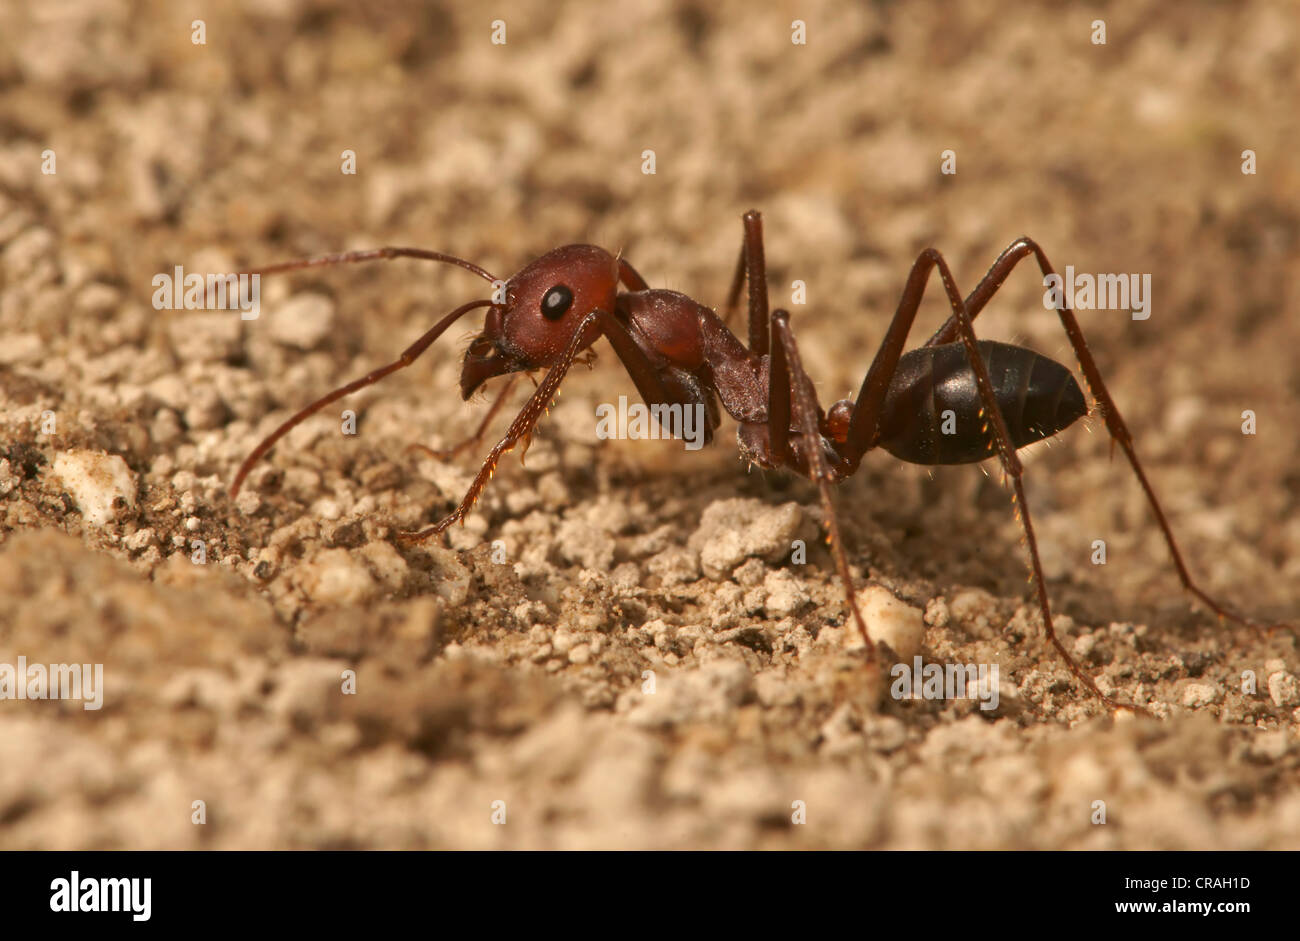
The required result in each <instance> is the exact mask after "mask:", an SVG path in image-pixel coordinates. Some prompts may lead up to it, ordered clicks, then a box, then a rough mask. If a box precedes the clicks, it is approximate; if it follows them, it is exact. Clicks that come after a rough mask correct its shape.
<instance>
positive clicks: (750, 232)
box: [722, 209, 770, 356]
mask: <svg viewBox="0 0 1300 941" xmlns="http://www.w3.org/2000/svg"><path fill="white" fill-rule="evenodd" d="M744 223H745V241H744V243H743V244H742V245H741V246H740V257H739V258H737V259H736V273H735V274H734V275H733V276H732V279H731V290H730V291H728V292H727V306H726V311H725V313H724V315H723V318H722V322H723V323H730V322H731V315H732V314H733V313H735V310H736V303H737V302H738V301H739V300H740V286H741V284H742V283H746V282H748V284H749V350H750V352H751V353H754V354H755V355H756V356H765V355H767V352H768V348H769V346H770V334H769V333H768V322H767V321H768V316H767V262H766V260H765V259H764V256H763V216H762V214H761V213H760V212H759V211H758V210H757V209H751V210H749V212H747V213H745V217H744Z"/></svg>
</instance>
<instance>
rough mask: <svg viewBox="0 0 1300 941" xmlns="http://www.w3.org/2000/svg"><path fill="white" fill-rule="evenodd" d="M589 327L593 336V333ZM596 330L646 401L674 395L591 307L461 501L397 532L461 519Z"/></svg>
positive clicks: (434, 529) (620, 329) (416, 535)
mask: <svg viewBox="0 0 1300 941" xmlns="http://www.w3.org/2000/svg"><path fill="white" fill-rule="evenodd" d="M593 332H594V334H595V335H594V336H593V335H592V334H593ZM600 336H604V337H605V338H606V339H608V340H609V341H610V345H611V346H613V347H614V351H615V352H616V353H617V354H618V356H619V358H620V359H621V360H622V361H623V363H624V365H625V366H627V370H628V373H629V374H630V375H631V376H632V381H633V382H634V383H635V384H636V387H637V391H639V392H640V393H641V395H642V397H643V398H644V399H645V400H646V402H647V403H655V402H671V401H672V400H673V396H672V393H671V391H670V390H668V389H667V388H666V387H665V386H664V384H663V382H662V380H661V379H660V378H659V375H658V373H657V372H655V370H654V367H653V365H652V364H651V363H650V361H649V360H648V359H647V358H646V356H645V353H643V352H642V351H641V349H640V348H639V347H638V346H637V345H636V342H635V341H634V340H633V339H632V337H631V336H630V335H629V334H628V332H627V328H626V327H625V326H624V325H623V324H622V323H620V322H619V320H618V318H617V317H615V316H614V315H613V314H611V313H609V312H607V311H603V310H593V311H592V312H591V313H589V314H588V315H587V316H586V317H584V318H582V321H581V322H580V323H579V324H578V327H577V329H576V330H575V331H574V333H573V337H572V339H570V340H569V345H568V346H567V347H565V350H564V353H563V354H562V355H561V356H560V358H559V360H558V361H557V362H556V363H555V365H554V366H552V367H551V368H550V370H549V371H548V372H547V373H546V378H544V379H543V380H542V382H541V384H540V385H539V386H538V387H537V390H536V391H535V392H534V393H533V394H532V396H531V397H530V398H529V399H528V401H527V402H526V403H525V404H524V407H523V409H522V410H521V411H520V412H519V414H518V415H516V416H515V419H514V421H512V422H511V423H510V427H509V428H508V429H506V433H505V436H504V437H503V438H502V439H501V440H500V441H498V442H497V443H496V444H495V445H494V446H493V448H492V450H491V451H490V452H488V456H487V459H486V460H484V462H483V466H482V467H481V468H479V472H478V474H477V475H476V476H475V477H474V481H473V483H471V484H470V487H469V490H468V491H467V492H466V493H465V496H464V498H463V499H462V500H461V502H460V505H459V506H457V507H456V509H455V510H453V511H452V512H451V513H449V514H448V515H447V516H446V517H444V518H443V519H442V520H440V521H438V522H437V523H435V524H434V525H432V526H429V527H426V528H425V529H421V530H418V531H414V532H402V533H399V534H398V535H400V536H401V537H402V538H404V539H409V540H412V541H416V540H422V539H427V538H429V537H430V536H436V535H437V534H438V533H441V532H442V531H443V530H445V529H447V528H449V527H450V526H451V525H452V524H453V523H459V522H463V521H464V519H465V517H466V516H467V515H468V514H469V511H470V510H471V509H472V508H473V506H474V504H475V503H476V502H478V498H479V496H480V495H481V494H482V493H483V490H484V488H486V487H487V485H488V481H490V480H491V479H492V475H493V474H495V473H496V468H497V463H498V462H499V461H500V460H501V456H502V455H503V454H505V453H506V452H507V451H509V450H511V449H512V448H514V447H515V445H517V444H518V443H519V442H520V441H524V442H527V440H528V438H529V437H530V436H531V435H532V433H533V429H534V428H536V427H537V423H538V421H540V420H541V418H542V415H544V414H545V413H546V412H547V411H549V410H550V407H551V403H552V402H553V401H554V400H555V397H556V395H557V394H558V393H559V390H560V383H561V382H563V381H564V377H565V375H566V374H567V373H568V371H569V368H570V367H571V366H572V365H573V362H574V360H576V359H577V358H578V355H579V354H580V353H581V352H582V350H583V349H584V348H585V347H587V346H590V345H591V343H593V342H594V341H595V340H596V339H598V338H599V337H600ZM525 446H526V445H525Z"/></svg>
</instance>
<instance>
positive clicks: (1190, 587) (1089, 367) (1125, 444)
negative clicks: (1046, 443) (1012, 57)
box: [927, 236, 1295, 631]
mask: <svg viewBox="0 0 1300 941" xmlns="http://www.w3.org/2000/svg"><path fill="white" fill-rule="evenodd" d="M1030 255H1033V256H1034V258H1035V259H1036V260H1037V262H1038V267H1039V269H1040V270H1041V271H1042V273H1043V277H1045V278H1046V277H1047V276H1048V275H1051V274H1055V271H1054V270H1053V268H1052V263H1051V262H1050V261H1048V260H1047V255H1046V254H1044V253H1043V250H1042V249H1041V248H1040V247H1039V246H1038V243H1037V242H1035V241H1034V240H1033V239H1031V238H1029V237H1027V236H1022V237H1020V238H1018V239H1016V240H1015V241H1014V242H1012V243H1011V245H1009V246H1008V247H1007V249H1006V250H1005V251H1004V252H1003V253H1002V254H1001V255H999V256H998V259H997V261H995V262H994V263H993V265H992V266H991V267H990V268H989V270H988V273H987V274H985V275H984V278H983V280H981V281H980V283H979V286H978V287H976V288H975V290H974V291H972V292H971V295H970V297H969V298H968V299H967V303H968V304H971V303H974V304H975V305H976V308H975V309H976V310H978V309H979V308H982V307H983V306H984V305H985V304H986V303H987V302H988V299H989V298H990V297H992V296H993V294H994V292H996V291H997V289H998V288H999V287H1001V285H1002V282H1003V281H1005V280H1006V278H1007V276H1008V275H1009V274H1010V273H1011V270H1012V269H1013V268H1014V267H1015V266H1016V264H1017V263H1018V262H1020V261H1021V260H1022V259H1025V258H1027V257H1029V256H1030ZM1056 313H1057V315H1058V316H1059V317H1060V320H1061V326H1062V327H1064V328H1065V334H1066V336H1067V337H1069V339H1070V345H1071V346H1072V347H1074V355H1075V357H1076V358H1077V359H1078V360H1079V368H1080V370H1081V371H1082V372H1083V376H1084V379H1085V380H1087V383H1088V389H1089V391H1090V392H1091V393H1092V396H1093V398H1094V399H1096V400H1097V404H1098V405H1099V406H1100V407H1101V413H1102V416H1103V417H1104V418H1105V420H1106V429H1107V431H1109V432H1110V437H1111V450H1112V453H1113V452H1114V447H1115V444H1116V443H1118V444H1119V446H1120V447H1121V448H1122V449H1123V451H1124V456H1125V457H1126V458H1128V462H1129V466H1131V467H1132V468H1133V473H1134V475H1135V476H1136V477H1137V479H1138V483H1139V484H1140V485H1141V486H1142V491H1143V493H1145V494H1146V498H1147V503H1148V504H1150V506H1151V512H1152V514H1153V515H1154V516H1155V518H1156V523H1157V525H1159V527H1160V532H1161V534H1162V535H1163V536H1164V538H1165V545H1167V546H1168V547H1169V555H1170V556H1171V557H1172V558H1173V562H1174V568H1175V570H1177V572H1178V578H1179V580H1180V581H1181V582H1182V583H1183V588H1184V589H1186V590H1187V591H1188V592H1190V593H1191V594H1192V595H1193V596H1194V597H1195V598H1197V599H1199V600H1200V601H1201V603H1202V604H1204V605H1205V606H1206V607H1208V608H1209V609H1210V610H1211V611H1213V612H1214V613H1215V614H1216V615H1218V616H1219V617H1220V618H1228V619H1229V620H1232V621H1236V622H1237V623H1238V624H1244V625H1246V626H1247V627H1253V628H1255V629H1257V630H1262V629H1268V628H1270V627H1285V628H1287V629H1289V630H1293V631H1294V629H1295V628H1294V627H1292V626H1291V625H1287V624H1273V625H1268V624H1262V623H1260V622H1258V621H1255V620H1254V619H1252V618H1249V617H1246V616H1245V615H1243V614H1241V613H1239V612H1238V611H1235V610H1233V609H1232V608H1231V607H1229V606H1228V605H1226V604H1223V603H1222V602H1219V601H1216V600H1215V599H1214V598H1212V597H1211V596H1210V595H1209V594H1207V593H1206V592H1205V591H1203V590H1202V589H1201V587H1200V586H1199V585H1197V584H1196V582H1195V581H1193V579H1192V576H1191V573H1189V572H1188V570H1187V566H1186V564H1184V562H1183V556H1182V553H1181V552H1180V551H1179V549H1178V543H1177V541H1176V540H1175V539H1174V533H1173V530H1172V529H1170V527H1169V521H1168V519H1167V518H1166V517H1165V513H1164V510H1163V509H1162V508H1161V506H1160V501H1159V500H1158V499H1157V498H1156V493H1155V490H1154V489H1153V488H1152V486H1151V482H1150V481H1149V480H1147V475H1146V472H1145V471H1144V470H1143V468H1142V464H1141V462H1140V461H1139V460H1138V456H1137V452H1136V451H1135V450H1134V448H1133V436H1132V435H1131V434H1130V433H1129V430H1128V426H1127V425H1126V424H1125V423H1124V418H1123V416H1121V415H1120V413H1119V409H1118V408H1117V407H1116V405H1115V400H1114V399H1112V398H1111V396H1110V390H1108V389H1107V388H1106V382H1105V380H1103V379H1102V376H1101V370H1100V369H1098V368H1097V362H1096V360H1095V359H1093V356H1092V351H1091V350H1090V349H1088V344H1087V341H1085V340H1084V338H1083V330H1082V329H1081V328H1080V327H1079V321H1078V320H1077V319H1076V318H1075V316H1074V312H1073V311H1072V310H1070V308H1068V307H1065V306H1061V307H1058V308H1057V309H1056ZM971 316H972V319H973V317H974V314H972V315H971ZM959 329H960V326H959V325H958V324H957V323H955V318H950V319H949V321H948V322H947V323H946V324H944V326H943V327H942V328H941V329H940V330H939V332H938V333H936V334H935V335H934V336H933V337H932V338H931V339H930V341H929V343H928V344H927V345H937V344H939V343H947V342H951V341H952V339H954V338H955V337H956V335H957V332H958V330H959Z"/></svg>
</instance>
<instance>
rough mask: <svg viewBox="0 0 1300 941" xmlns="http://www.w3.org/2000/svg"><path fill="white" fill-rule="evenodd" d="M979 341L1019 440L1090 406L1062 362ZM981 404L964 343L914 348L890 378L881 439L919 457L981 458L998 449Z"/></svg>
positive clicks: (905, 455)
mask: <svg viewBox="0 0 1300 941" xmlns="http://www.w3.org/2000/svg"><path fill="white" fill-rule="evenodd" d="M977 345H978V347H979V351H980V355H981V356H983V357H984V362H985V363H986V364H987V365H988V371H989V378H990V379H991V380H992V381H993V392H994V395H995V397H996V398H997V401H998V407H999V408H1000V409H1001V410H1002V417H1003V419H1004V420H1005V421H1006V423H1007V431H1008V432H1009V433H1010V435H1011V441H1012V443H1013V444H1014V445H1015V446H1016V448H1023V447H1024V446H1025V445H1027V444H1033V443H1034V442H1035V441H1041V440H1042V439H1043V438H1049V437H1051V436H1052V435H1054V434H1056V433H1057V432H1058V431H1060V430H1061V429H1063V428H1066V427H1068V426H1069V425H1070V424H1071V423H1073V422H1074V421H1075V420H1076V419H1078V418H1080V417H1081V416H1083V415H1085V414H1086V413H1087V411H1088V406H1087V403H1086V402H1085V401H1084V398H1083V391H1082V390H1081V389H1080V388H1079V384H1078V383H1077V382H1075V380H1074V376H1073V375H1072V374H1071V373H1070V371H1069V370H1068V369H1066V368H1065V367H1064V366H1062V365H1061V364H1060V363H1058V362H1056V361H1055V360H1052V359H1048V358H1047V357H1046V356H1043V355H1041V354H1039V353H1036V352H1034V351H1033V350H1030V349H1026V348H1025V347H1023V346H1012V345H1011V344H1009V343H998V342H997V341H995V340H980V341H978V343H977ZM982 407H983V406H982V402H981V400H980V395H979V389H978V387H977V386H976V384H975V371H974V370H973V369H971V367H970V364H969V362H968V361H967V359H966V348H965V347H964V346H963V345H962V344H961V343H947V344H944V345H943V346H929V347H921V348H920V349H916V350H911V351H909V352H907V353H904V354H903V356H902V357H901V358H900V359H899V361H898V369H897V370H896V371H895V373H894V378H893V381H892V382H891V383H890V385H889V394H888V395H887V396H886V398H885V409H884V414H883V416H882V417H881V420H880V429H881V433H880V438H879V440H878V441H877V444H879V446H880V447H882V448H884V449H885V450H886V451H888V452H889V453H890V454H892V455H894V457H896V458H899V459H900V460H903V461H908V462H910V463H913V464H969V463H972V462H974V461H982V460H984V459H985V458H989V457H993V456H995V455H996V453H997V443H996V441H995V439H994V432H993V425H992V422H991V421H989V419H988V416H981V415H980V409H981V408H982ZM945 413H946V414H945ZM985 425H987V426H988V428H987V430H984V426H985Z"/></svg>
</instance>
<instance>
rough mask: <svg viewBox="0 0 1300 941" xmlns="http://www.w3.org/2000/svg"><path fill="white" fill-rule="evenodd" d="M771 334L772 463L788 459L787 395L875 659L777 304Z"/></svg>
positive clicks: (810, 394) (794, 353) (794, 349)
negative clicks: (855, 594)
mask: <svg viewBox="0 0 1300 941" xmlns="http://www.w3.org/2000/svg"><path fill="white" fill-rule="evenodd" d="M772 335H773V340H774V342H773V344H772V359H771V370H770V374H769V379H768V409H769V411H768V436H769V440H770V442H771V445H772V451H773V456H774V458H775V463H778V464H780V463H786V464H793V453H792V451H791V447H790V433H789V426H790V406H791V402H792V400H793V404H794V417H795V421H796V422H797V427H798V429H799V434H800V435H801V436H802V437H803V441H804V447H805V449H806V450H807V452H808V459H807V460H808V472H809V476H810V477H811V478H812V479H813V480H815V481H816V482H817V489H818V492H819V493H820V495H821V503H822V516H823V518H824V521H825V526H826V541H827V542H828V543H829V544H830V547H831V554H832V555H833V556H834V557H835V567H836V568H837V569H838V570H839V576H840V581H841V582H842V583H843V585H844V600H845V601H846V602H847V603H848V606H849V610H850V611H852V612H853V620H854V623H856V624H857V628H858V633H859V634H861V635H862V640H863V642H864V643H865V644H866V645H867V655H868V657H870V658H871V659H875V647H874V645H873V644H872V643H871V635H870V634H868V633H867V625H866V622H864V621H863V620H862V613H861V612H860V611H859V610H858V602H857V598H856V597H855V596H854V593H853V576H852V575H851V574H850V573H849V560H848V558H847V556H845V554H844V540H843V539H842V538H841V537H840V524H839V518H838V517H837V516H836V515H835V503H834V501H833V500H832V499H831V484H832V483H834V482H835V479H836V478H835V475H834V474H833V473H832V472H831V469H830V465H829V464H827V462H826V454H825V451H824V449H823V448H822V435H821V427H820V421H819V417H818V412H819V411H820V409H819V408H818V407H817V394H816V392H815V391H814V390H813V388H812V383H811V382H810V381H809V379H808V374H807V373H806V372H804V368H803V362H802V361H801V360H800V358H799V347H798V344H796V343H795V339H794V333H793V332H791V330H790V314H789V313H788V312H787V311H784V310H777V311H774V312H773V313H772ZM792 376H793V380H794V381H793V383H792V382H791V377H792Z"/></svg>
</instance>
